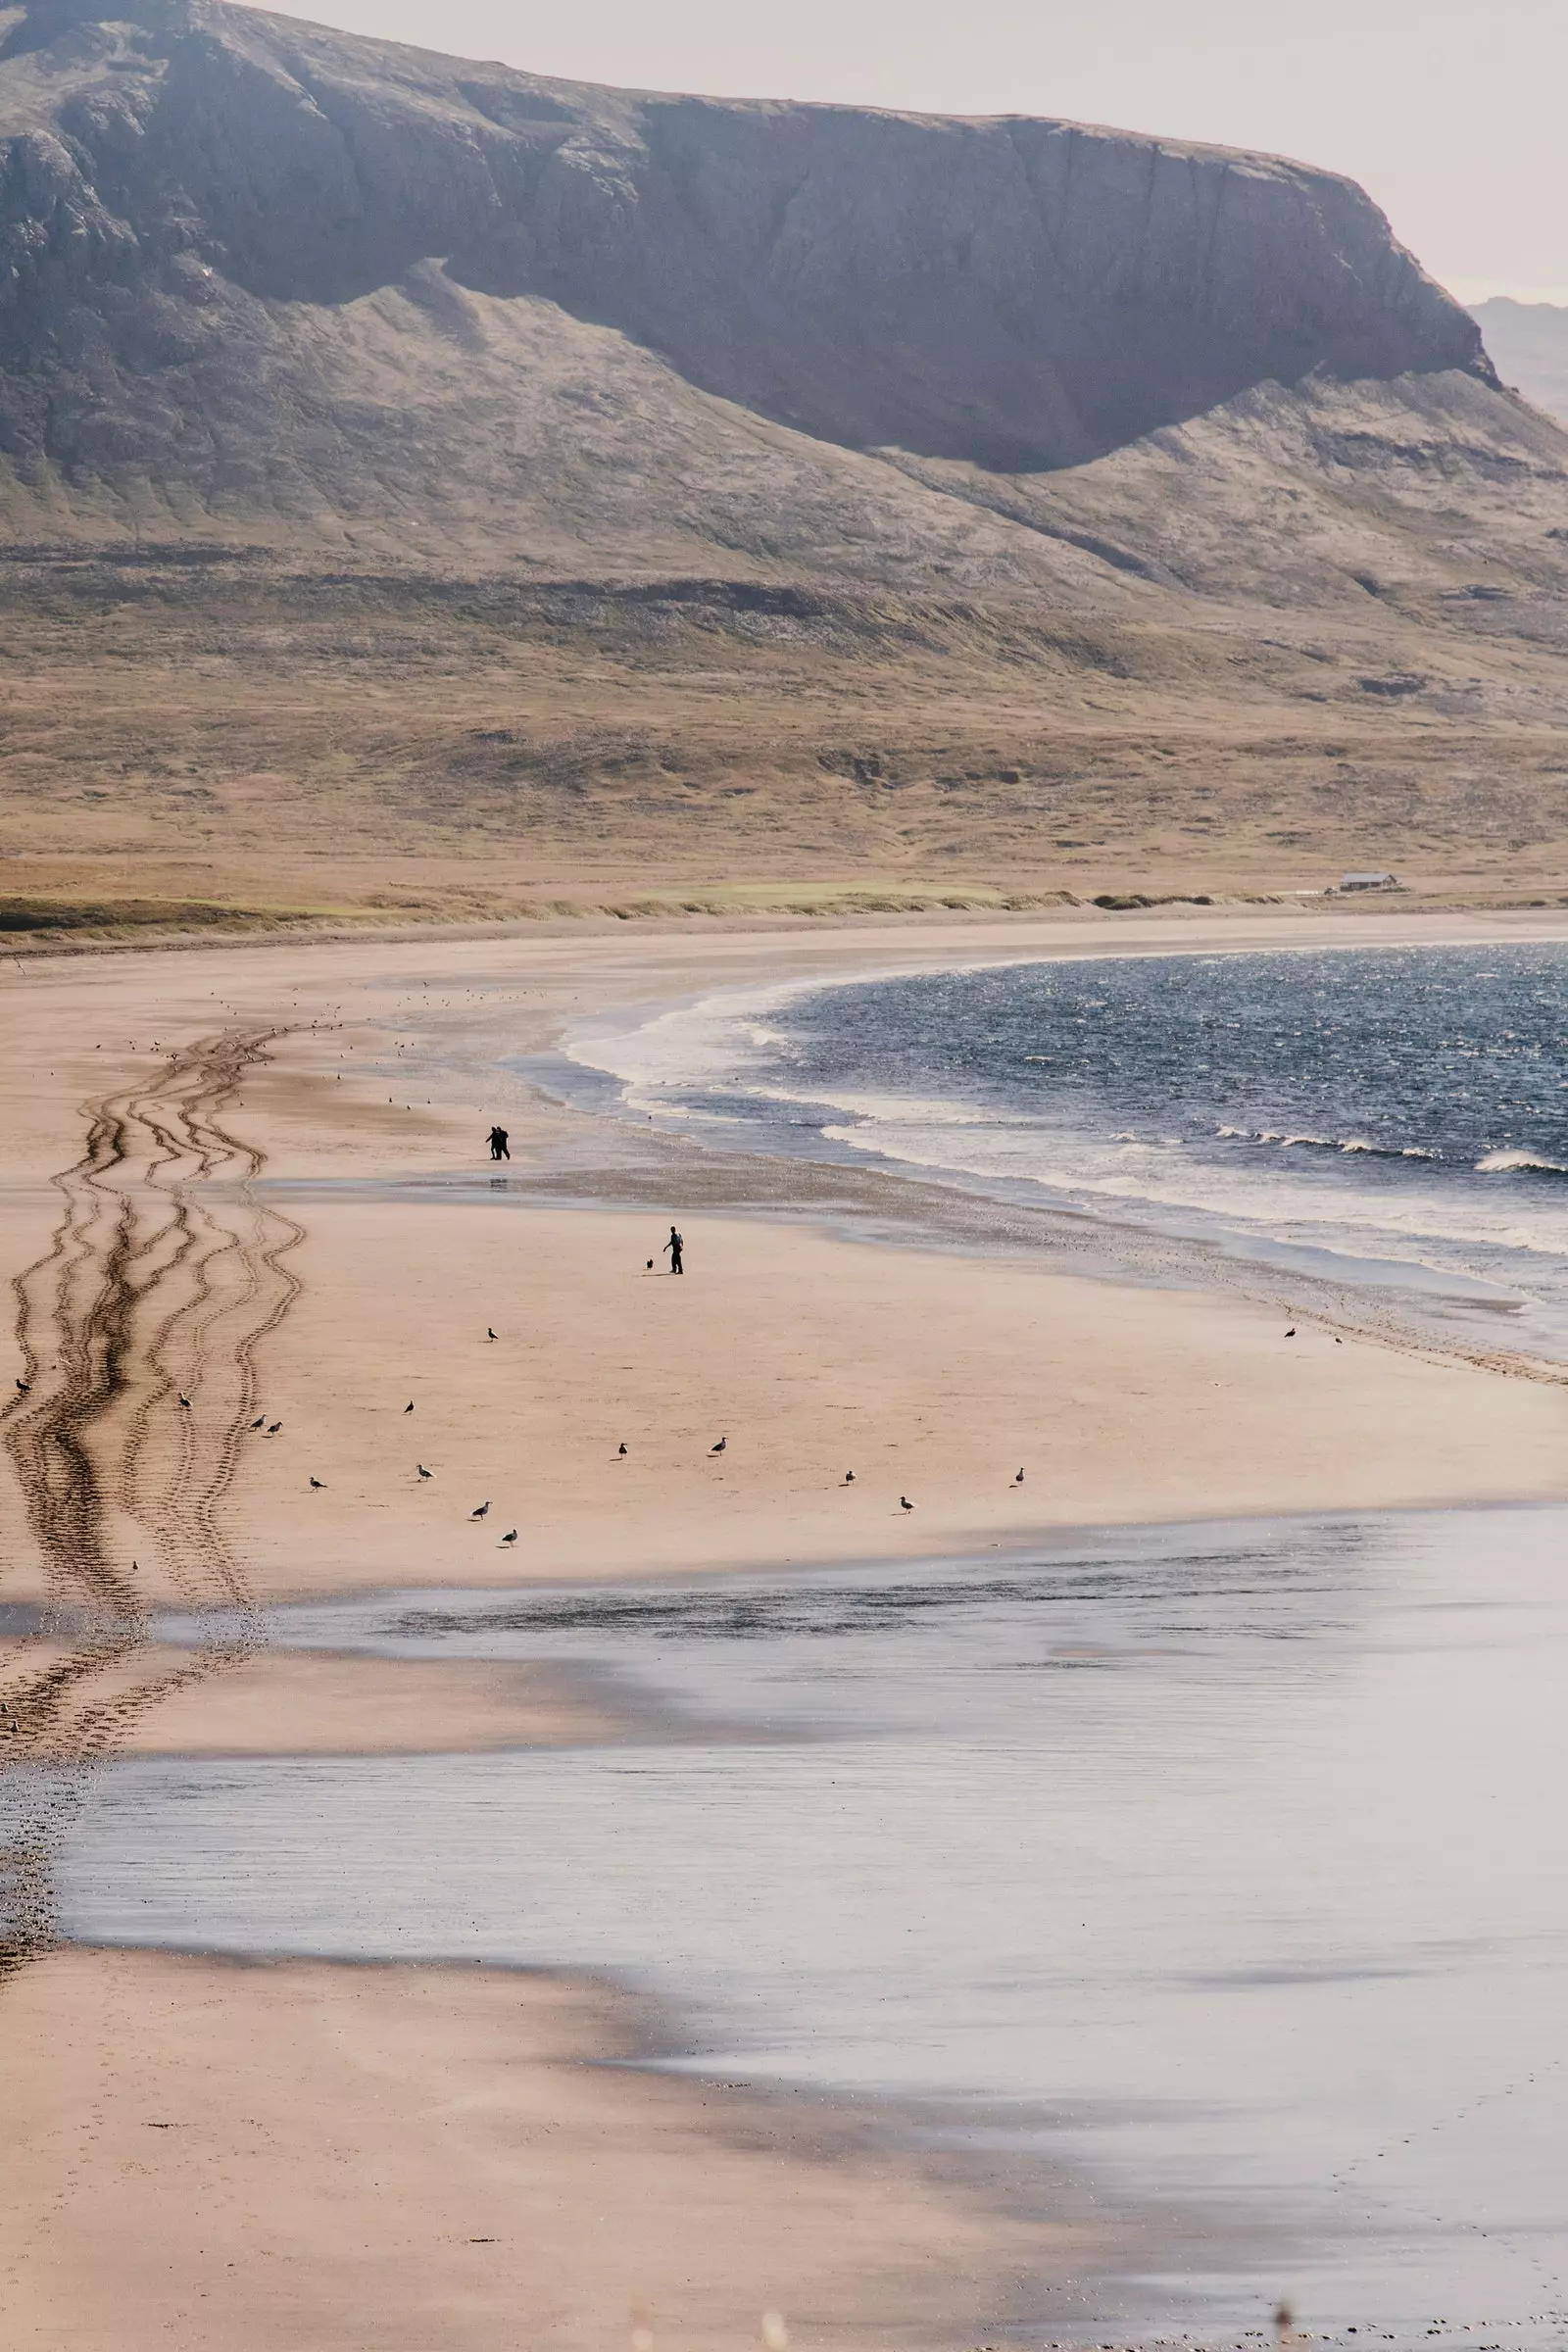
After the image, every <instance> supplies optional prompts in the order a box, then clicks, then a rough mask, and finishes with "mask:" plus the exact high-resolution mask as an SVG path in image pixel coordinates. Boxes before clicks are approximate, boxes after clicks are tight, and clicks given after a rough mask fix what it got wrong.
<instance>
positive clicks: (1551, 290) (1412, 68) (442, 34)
mask: <svg viewBox="0 0 1568 2352" xmlns="http://www.w3.org/2000/svg"><path fill="white" fill-rule="evenodd" d="M278 13H281V14H284V15H289V16H294V17H299V18H302V19H306V20H308V21H313V22H315V23H317V24H320V25H331V26H335V27H337V28H338V29H340V30H344V31H349V32H356V33H360V34H363V35H366V36H368V37H369V38H372V39H381V40H388V41H403V42H408V43H411V44H413V45H414V46H417V47H420V48H425V49H434V50H438V51H441V52H444V53H445V54H446V55H448V56H458V57H473V58H475V59H477V60H481V61H486V62H490V61H494V62H498V63H501V64H505V65H509V66H512V67H514V68H515V69H517V70H518V71H520V72H523V73H539V74H543V75H547V76H551V77H555V78H558V79H562V80H568V81H571V80H575V81H589V82H598V83H604V84H609V85H611V86H613V87H618V88H622V89H633V90H664V91H672V92H673V91H682V92H690V93H691V94H693V95H696V96H704V97H712V98H717V99H726V98H730V99H736V98H750V99H761V100H764V101H765V100H769V99H771V100H774V101H777V102H779V103H792V102H794V103H802V102H804V103H817V104H827V105H843V106H868V107H881V108H889V109H892V110H894V111H897V112H907V113H918V114H936V115H1017V114H1024V115H1046V116H1059V117H1064V118H1066V119H1068V120H1071V121H1075V122H1083V123H1103V124H1104V125H1106V126H1107V127H1110V128H1115V129H1120V130H1129V131H1135V132H1137V133H1139V134H1141V135H1143V136H1147V137H1153V138H1168V139H1173V140H1177V139H1180V140H1192V141H1195V142H1201V143H1202V144H1204V145H1210V146H1219V147H1239V148H1246V149H1251V150H1253V151H1256V152H1261V153H1265V154H1271V155H1280V156H1286V157H1289V158H1290V159H1292V160H1293V161H1296V162H1299V163H1302V164H1307V165H1311V166H1315V167H1317V168H1319V169H1322V170H1326V171H1331V172H1343V173H1345V174H1346V175H1347V176H1348V177H1349V178H1352V179H1355V180H1356V181H1358V182H1359V183H1360V185H1361V186H1362V187H1364V188H1365V189H1366V191H1367V193H1368V194H1369V195H1370V196H1371V198H1372V200H1373V202H1374V203H1375V204H1377V205H1378V206H1379V207H1380V208H1381V210H1382V211H1383V212H1384V213H1386V214H1387V215H1388V217H1389V220H1390V221H1392V223H1393V226H1394V231H1395V234H1396V235H1397V237H1398V239H1399V240H1400V242H1401V243H1402V244H1404V245H1405V246H1407V247H1408V248H1409V250H1410V251H1411V252H1412V253H1414V254H1415V256H1416V258H1417V259H1418V261H1419V262H1420V263H1421V265H1422V267H1423V268H1424V269H1425V270H1427V271H1428V273H1429V274H1430V275H1431V276H1433V277H1435V278H1436V279H1438V281H1439V282H1440V283H1441V284H1442V285H1444V286H1446V288H1447V290H1448V291H1449V292H1450V293H1451V294H1452V295H1453V296H1454V297H1455V299H1456V300H1457V301H1459V302H1461V303H1464V304H1465V305H1466V306H1470V305H1473V304H1475V303H1479V302H1483V301H1486V300H1489V299H1491V298H1492V297H1494V296H1496V295H1505V296H1507V297H1508V298H1510V299H1511V300H1514V301H1518V302H1539V303H1548V304H1550V305H1552V306H1553V307H1568V235H1565V233H1564V228H1563V223H1564V221H1568V151H1565V148H1564V145H1563V142H1562V140H1561V137H1560V134H1559V132H1558V128H1557V125H1556V123H1555V120H1554V115H1555V108H1556V93H1557V92H1558V91H1560V90H1561V88H1562V87H1563V86H1564V84H1565V82H1568V11H1565V10H1563V9H1561V8H1560V7H1559V6H1558V5H1557V0H1494V5H1492V6H1491V7H1490V8H1489V9H1488V10H1487V11H1486V13H1485V14H1483V13H1482V11H1481V10H1480V9H1479V8H1478V7H1477V6H1476V5H1474V0H1320V5H1319V7H1318V8H1317V9H1316V10H1315V11H1314V14H1313V17H1312V20H1311V24H1310V26H1309V27H1303V25H1302V24H1301V21H1300V20H1299V18H1298V17H1296V16H1294V15H1291V14H1289V13H1287V12H1285V11H1283V10H1279V9H1269V8H1260V7H1259V6H1258V0H1189V5H1188V7H1187V9H1186V10H1185V11H1184V12H1183V14H1182V16H1181V18H1180V20H1179V21H1176V20H1175V19H1174V18H1173V15H1172V12H1171V11H1170V10H1169V9H1168V8H1167V7H1166V6H1165V5H1164V4H1163V0H1102V4H1101V6H1100V8H1099V9H1098V10H1096V11H1095V12H1094V14H1093V15H1092V16H1091V15H1090V14H1089V12H1085V11H1077V10H1072V11H1069V10H1065V9H1056V10H1053V9H1051V8H1050V7H1047V8H1045V9H1041V8H1040V7H1039V6H1038V4H1035V5H1030V6H1025V5H1024V0H970V5H969V7H968V8H967V9H966V10H964V11H963V12H962V13H961V16H959V15H956V14H955V12H953V11H951V10H948V9H945V8H939V7H936V6H934V5H933V4H932V0H900V5H898V6H897V7H895V5H894V0H796V5H795V7H793V8H792V9H791V10H789V11H787V12H769V13H767V14H765V15H764V14H762V13H761V12H756V11H742V10H736V9H734V8H733V7H732V6H730V5H728V0H666V5H665V7H664V8H663V9H662V10H661V11H659V12H658V14H657V16H654V15H652V14H650V12H648V11H647V10H646V9H641V8H634V7H633V6H632V5H631V0H593V4H592V5H590V6H587V7H581V8H578V9H576V10H573V11H568V12H564V13H562V14H560V15H552V16H550V17H548V18H546V17H538V18H530V17H522V16H519V15H518V14H517V13H516V12H515V11H514V10H512V9H508V8H503V7H501V6H500V5H499V0H447V5H446V6H444V7H443V8H442V9H441V10H440V11H439V12H436V11H434V10H432V9H430V8H429V7H428V6H426V5H424V0H282V5H281V6H280V8H279V10H278Z"/></svg>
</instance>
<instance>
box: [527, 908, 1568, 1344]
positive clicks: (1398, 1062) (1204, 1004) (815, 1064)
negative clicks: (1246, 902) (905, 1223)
mask: <svg viewBox="0 0 1568 2352" xmlns="http://www.w3.org/2000/svg"><path fill="white" fill-rule="evenodd" d="M568 1054H569V1057H570V1059H571V1061H572V1062H573V1063H574V1064H575V1065H576V1067H577V1069H578V1070H579V1071H584V1072H586V1071H596V1072H598V1073H600V1075H601V1079H605V1078H608V1079H610V1080H612V1081H613V1083H614V1085H615V1087H616V1088H617V1089H618V1100H619V1103H620V1105H621V1107H623V1108H624V1109H625V1110H627V1111H628V1112H630V1113H632V1114H634V1115H635V1116H637V1117H638V1118H639V1119H641V1120H644V1121H646V1120H647V1119H649V1118H652V1119H653V1120H655V1121H656V1122H658V1123H660V1124H662V1125H665V1126H673V1127H677V1128H681V1129H684V1130H686V1131H688V1132H690V1133H693V1134H696V1135H700V1136H701V1137H702V1138H703V1139H704V1140H705V1141H706V1142H707V1143H709V1144H710V1145H724V1144H728V1145H731V1146H733V1147H735V1148H737V1149H746V1150H753V1151H755V1150H762V1151H767V1152H788V1153H795V1154H800V1153H807V1154H809V1155H812V1156H817V1157H823V1156H825V1157H832V1158H838V1159H848V1160H858V1161H861V1162H865V1161H872V1162H876V1163H879V1164H881V1165H882V1166H884V1167H886V1168H890V1169H894V1168H896V1169H900V1170H903V1171H905V1172H907V1173H911V1174H912V1173H918V1174H920V1175H922V1176H924V1177H927V1178H930V1179H935V1180H937V1181H939V1182H942V1183H945V1184H947V1185H950V1186H957V1187H960V1188H962V1189H965V1190H968V1191H975V1192H981V1193H986V1194H990V1195H992V1196H994V1197H1000V1198H1005V1199H1009V1200H1012V1201H1019V1200H1032V1201H1035V1202H1036V1203H1038V1204H1041V1205H1046V1206H1051V1207H1054V1208H1056V1209H1061V1210H1066V1211H1068V1212H1069V1213H1072V1214H1075V1215H1078V1216H1080V1217H1083V1218H1087V1219H1092V1220H1097V1221H1098V1222H1099V1223H1100V1224H1101V1226H1102V1227H1103V1229H1105V1231H1106V1232H1107V1233H1109V1232H1110V1231H1112V1230H1115V1231H1119V1232H1120V1233H1121V1234H1122V1235H1123V1236H1125V1235H1127V1234H1129V1233H1143V1234H1146V1235H1148V1234H1160V1235H1164V1236H1166V1237H1171V1236H1179V1237H1183V1238H1185V1239H1186V1240H1187V1241H1189V1242H1198V1243H1201V1244H1204V1245H1207V1246H1208V1247H1209V1248H1210V1249H1211V1250H1214V1251H1215V1252H1217V1253H1219V1254H1220V1255H1228V1256H1229V1257H1231V1258H1232V1259H1248V1260H1251V1261H1253V1262H1258V1261H1267V1262H1269V1263H1272V1264H1273V1265H1275V1266H1276V1267H1279V1268H1283V1269H1289V1268H1291V1267H1298V1268H1300V1269H1303V1270H1311V1271H1314V1272H1316V1273H1318V1274H1320V1275H1324V1276H1328V1277H1333V1276H1336V1275H1338V1276H1340V1277H1342V1278H1344V1279H1346V1280H1353V1281H1358V1282H1361V1283H1372V1284H1374V1285H1381V1286H1383V1287H1385V1288H1388V1287H1391V1286H1392V1287H1394V1288H1403V1289H1405V1290H1408V1291H1410V1292H1411V1293H1414V1294H1421V1293H1425V1294H1426V1295H1427V1296H1428V1299H1429V1301H1430V1302H1433V1303H1435V1302H1436V1301H1438V1300H1440V1299H1441V1300H1442V1301H1443V1302H1444V1304H1445V1306H1446V1309H1447V1310H1448V1316H1449V1321H1450V1324H1451V1323H1452V1321H1453V1320H1454V1319H1455V1316H1456V1315H1457V1314H1458V1313H1459V1312H1460V1311H1461V1310H1465V1311H1468V1313H1469V1314H1470V1316H1471V1318H1472V1323H1473V1332H1472V1336H1473V1337H1475V1338H1476V1339H1477V1340H1478V1341H1481V1340H1484V1341H1485V1342H1486V1343H1487V1344H1488V1345H1499V1344H1501V1345H1511V1346H1514V1347H1517V1348H1524V1349H1526V1350H1528V1351H1532V1352H1536V1353H1542V1354H1548V1355H1553V1356H1557V1357H1562V1356H1568V947H1565V946H1563V945H1561V944H1549V945H1522V946H1504V947H1496V946H1492V947H1474V948H1469V947H1454V948H1437V949H1434V948H1396V949H1362V948H1349V949H1322V950H1289V951H1285V952H1277V951H1276V952H1268V953H1259V954H1224V955H1161V956H1092V957H1091V956H1079V957H1074V958H1072V959H1070V960H1061V961H1054V962H1029V963H1014V964H1005V965H984V966H978V967H974V968H968V969H960V970H950V971H935V972H933V971H921V972H916V973H890V974H889V975H887V976H886V977H881V978H875V979H871V980H862V981H856V982H854V983H851V984H847V985H835V986H829V987H823V986H821V985H820V984H815V983H813V984H809V985H806V986H799V985H797V986H792V987H786V988H775V989H773V990H769V991H765V992H763V991H753V992H749V993H747V992H739V991H736V992H731V993H729V994H725V995H716V996H710V997H706V998H704V999H702V1000H701V1001H699V1002H696V1003H693V1004H689V1005H680V1006H677V1007H675V1008H674V1009H672V1010H666V1011H664V1012H662V1013H660V1014H658V1015H657V1016H655V1017H653V1018H651V1019H643V1020H640V1021H638V1022H636V1023H635V1024H633V1023H631V1022H622V1023H616V1022H613V1021H603V1022H600V1023H598V1024H597V1025H595V1026H593V1027H591V1028H589V1029H585V1030H584V1031H583V1032H582V1033H581V1034H579V1035H578V1036H576V1037H575V1038H573V1039H572V1040H571V1041H570V1043H569V1047H568Z"/></svg>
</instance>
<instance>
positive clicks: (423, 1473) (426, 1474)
mask: <svg viewBox="0 0 1568 2352" xmlns="http://www.w3.org/2000/svg"><path fill="white" fill-rule="evenodd" d="M414 1467H415V1468H416V1470H417V1472H418V1473H419V1476H420V1477H421V1478H434V1476H435V1472H434V1471H433V1470H427V1469H426V1468H425V1466H424V1464H423V1463H422V1462H416V1463H415V1465H414Z"/></svg>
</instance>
